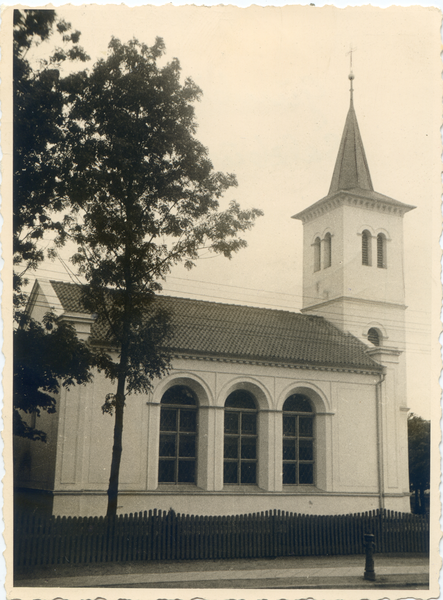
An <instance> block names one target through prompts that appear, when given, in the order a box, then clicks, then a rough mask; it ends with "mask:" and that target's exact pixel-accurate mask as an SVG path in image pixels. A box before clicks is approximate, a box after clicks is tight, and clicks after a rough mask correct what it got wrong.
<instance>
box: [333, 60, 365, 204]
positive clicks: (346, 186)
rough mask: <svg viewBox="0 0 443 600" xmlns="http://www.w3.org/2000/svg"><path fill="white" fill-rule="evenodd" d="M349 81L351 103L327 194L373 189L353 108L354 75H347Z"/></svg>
mask: <svg viewBox="0 0 443 600" xmlns="http://www.w3.org/2000/svg"><path fill="white" fill-rule="evenodd" d="M349 79H350V81H351V90H350V91H351V104H350V106H349V111H348V116H347V117H346V123H345V128H344V131H343V135H342V138H341V142H340V148H339V151H338V156H337V160H336V162H335V168H334V173H333V175H332V181H331V187H330V188H329V193H328V196H329V195H331V194H333V193H335V192H338V191H339V190H350V189H356V188H358V189H362V190H370V191H373V190H374V188H373V187H372V181H371V175H370V173H369V167H368V161H367V160H366V155H365V149H364V148H363V141H362V139H361V135H360V130H359V128H358V123H357V117H356V115H355V110H354V101H353V87H352V82H353V79H354V75H353V74H352V72H351V74H350V75H349Z"/></svg>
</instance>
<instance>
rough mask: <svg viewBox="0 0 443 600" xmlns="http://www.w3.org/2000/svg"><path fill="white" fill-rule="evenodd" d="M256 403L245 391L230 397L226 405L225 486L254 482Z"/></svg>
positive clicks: (255, 480) (255, 469) (238, 391)
mask: <svg viewBox="0 0 443 600" xmlns="http://www.w3.org/2000/svg"><path fill="white" fill-rule="evenodd" d="M257 415H258V410H257V404H256V401H255V398H254V396H253V395H252V394H250V393H249V392H247V391H246V390H236V391H235V392H232V394H229V396H228V397H227V399H226V402H225V434H224V465H223V480H224V483H236V484H238V485H240V484H254V483H256V482H257Z"/></svg>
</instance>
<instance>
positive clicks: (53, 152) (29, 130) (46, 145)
mask: <svg viewBox="0 0 443 600" xmlns="http://www.w3.org/2000/svg"><path fill="white" fill-rule="evenodd" d="M54 35H55V36H56V37H57V38H58V39H59V41H60V44H61V45H60V46H57V47H55V49H54V50H53V51H52V53H51V54H50V56H48V57H47V58H45V59H42V60H40V61H36V60H35V59H34V60H31V58H30V56H31V55H32V54H33V52H35V50H36V48H37V46H39V45H40V44H41V43H42V42H47V41H48V40H49V39H50V38H51V37H52V36H54ZM79 38H80V32H79V31H72V29H71V25H70V24H69V23H66V22H65V21H64V20H62V19H58V18H57V16H56V13H55V11H53V10H19V9H16V10H14V30H13V46H14V48H13V50H14V52H13V99H14V102H13V106H14V108H13V120H14V148H13V204H14V223H13V229H14V233H13V242H14V291H15V294H14V301H15V305H16V306H17V307H21V306H23V304H24V302H25V300H26V296H25V294H24V293H23V286H24V285H26V283H27V279H26V276H25V274H26V272H27V271H28V270H29V269H35V268H36V267H37V266H38V264H39V263H40V262H41V261H42V260H43V258H44V253H43V251H42V249H41V247H40V246H39V241H40V240H41V239H42V237H43V234H44V232H45V231H46V230H47V229H48V228H50V227H54V226H56V224H55V223H54V219H53V215H54V213H58V212H60V211H62V210H63V209H65V208H66V205H67V197H66V195H65V194H64V190H63V185H64V181H63V179H62V178H60V163H61V160H60V157H61V154H60V153H61V151H62V141H63V139H64V135H65V130H64V125H65V118H64V107H65V101H66V97H65V95H64V92H63V89H62V82H63V77H62V76H61V68H62V66H63V65H64V64H66V62H68V63H69V61H74V60H80V61H84V60H87V59H88V58H89V57H88V56H87V55H86V54H85V52H84V51H83V49H82V48H81V47H80V46H79V45H78V41H79Z"/></svg>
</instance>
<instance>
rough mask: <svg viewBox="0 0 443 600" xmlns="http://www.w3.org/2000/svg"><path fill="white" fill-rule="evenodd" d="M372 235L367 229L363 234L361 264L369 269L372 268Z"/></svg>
mask: <svg viewBox="0 0 443 600" xmlns="http://www.w3.org/2000/svg"><path fill="white" fill-rule="evenodd" d="M371 239H372V238H371V234H370V233H369V231H367V230H366V229H365V230H364V231H363V233H362V234H361V262H362V265H366V266H367V267H370V266H371Z"/></svg>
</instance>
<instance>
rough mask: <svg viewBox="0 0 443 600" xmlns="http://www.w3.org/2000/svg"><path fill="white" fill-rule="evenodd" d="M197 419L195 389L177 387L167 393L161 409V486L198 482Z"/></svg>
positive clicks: (159, 478)
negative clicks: (196, 478) (196, 477)
mask: <svg viewBox="0 0 443 600" xmlns="http://www.w3.org/2000/svg"><path fill="white" fill-rule="evenodd" d="M165 405H166V406H165ZM197 416H198V413H197V400H196V398H195V396H194V393H193V392H192V390H190V389H189V388H187V387H185V386H183V385H176V386H173V387H172V388H170V389H169V390H167V391H166V392H165V394H164V395H163V398H162V400H161V409H160V446H159V469H158V480H159V482H160V483H195V474H196V460H197V428H198V424H197V420H198V419H197Z"/></svg>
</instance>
